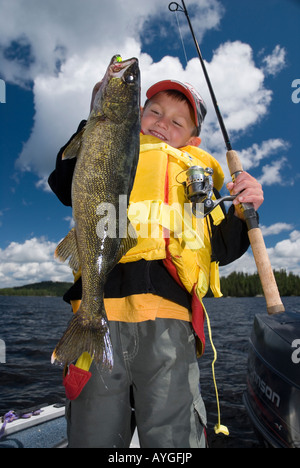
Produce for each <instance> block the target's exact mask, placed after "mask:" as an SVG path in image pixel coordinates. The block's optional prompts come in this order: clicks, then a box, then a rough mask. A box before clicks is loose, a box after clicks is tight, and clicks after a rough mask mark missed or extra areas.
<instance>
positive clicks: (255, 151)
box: [0, 0, 300, 287]
mask: <svg viewBox="0 0 300 468" xmlns="http://www.w3.org/2000/svg"><path fill="white" fill-rule="evenodd" d="M168 4H169V1H168V0H167V1H165V0H151V1H145V2H140V1H138V0H127V1H126V2H124V1H122V0H101V1H99V0H97V1H96V0H86V1H85V2H82V1H80V0H47V2H42V1H40V0H26V1H24V0H0V8H1V18H0V79H1V80H3V81H4V82H5V88H6V99H5V101H6V102H1V103H0V125H1V133H0V154H1V172H0V194H1V205H0V284H1V286H2V287H5V286H15V285H22V284H27V283H32V282H36V281H42V280H49V279H50V280H54V281H56V280H59V281H62V280H72V276H71V273H70V270H69V267H68V266H67V265H63V264H59V263H57V262H56V261H54V260H53V252H54V249H55V246H56V244H57V243H58V242H59V241H60V240H61V238H62V237H64V236H65V235H66V234H67V232H68V230H69V227H70V222H71V217H72V212H71V209H69V208H67V207H64V206H63V205H61V203H60V202H59V201H58V199H56V197H55V196H54V195H53V194H52V193H51V192H50V191H49V188H48V187H47V177H48V175H49V174H50V172H51V171H52V170H53V168H54V166H55V158H56V154H57V152H58V150H59V148H60V147H61V146H62V145H63V144H64V143H65V142H66V141H67V139H68V138H69V137H70V135H71V134H72V133H73V132H74V131H75V130H76V128H77V125H78V123H79V122H80V120H81V119H83V118H86V117H87V115H88V110H89V103H90V95H91V90H92V87H93V85H94V83H95V82H96V81H98V80H99V79H100V78H101V77H102V75H103V73H104V71H105V69H106V66H107V64H108V62H109V60H110V58H111V56H112V55H114V54H115V53H120V54H121V55H122V56H123V58H129V57H132V56H136V57H138V58H139V60H140V68H141V73H142V98H143V99H144V97H145V92H146V90H147V88H148V87H149V86H150V85H152V84H153V83H154V82H156V81H159V80H160V79H167V78H173V79H178V80H180V81H187V82H190V83H192V84H193V85H194V86H195V87H196V88H197V89H198V90H199V92H200V94H202V96H203V97H204V99H205V101H206V103H207V105H208V110H209V112H208V115H207V118H206V121H205V125H204V128H203V132H202V144H201V146H202V147H203V148H204V149H205V150H207V151H209V152H210V153H211V154H213V155H214V156H215V157H216V158H217V159H218V160H219V161H220V162H221V164H222V166H223V168H224V170H225V173H226V179H227V180H228V181H229V174H228V172H227V170H226V162H225V161H226V160H225V154H226V150H225V147H224V143H223V140H222V135H221V132H220V130H219V127H218V124H217V122H216V118H215V114H214V111H213V109H212V105H211V101H210V97H209V95H208V91H207V86H206V84H205V82H204V79H203V75H202V71H201V68H200V64H199V60H198V58H197V55H196V51H195V47H194V44H193V42H192V40H191V36H190V34H189V31H188V28H187V23H186V20H185V16H184V15H183V13H178V15H177V18H178V21H179V24H180V27H181V34H182V36H183V39H184V46H185V50H186V57H185V54H184V51H183V48H182V44H181V40H180V36H179V32H178V26H177V20H176V14H175V13H171V12H169V10H168ZM186 5H187V7H188V9H189V13H190V17H191V20H192V23H193V26H194V29H195V32H196V36H197V38H198V41H199V43H200V47H201V50H202V54H203V56H204V59H205V61H206V64H207V69H208V72H209V74H210V77H211V81H212V84H213V86H214V89H215V92H216V95H217V98H218V102H219V106H220V109H221V112H222V114H223V116H224V118H225V123H226V126H227V129H228V132H229V134H230V137H231V142H232V146H233V147H234V149H236V150H237V151H238V152H239V154H240V156H241V158H242V161H243V164H244V168H245V170H248V171H249V172H250V173H251V174H252V175H253V176H255V177H256V178H258V179H259V180H260V181H261V182H262V184H263V187H264V192H265V202H264V204H263V206H262V207H261V209H260V220H261V226H262V229H263V233H264V235H265V242H266V245H267V248H268V251H269V255H270V258H271V263H272V265H273V267H274V268H276V269H280V268H285V269H286V270H287V271H292V272H294V273H296V274H300V226H299V214H298V213H299V208H298V201H299V194H298V184H299V183H300V178H299V175H300V164H299V154H298V153H299V146H300V145H299V143H300V141H299V140H300V137H299V115H300V103H298V101H299V98H300V91H299V92H297V89H298V88H299V89H300V81H299V80H300V67H299V63H300V60H299V59H300V56H299V55H300V54H299V44H300V33H299V31H300V28H299V18H300V1H298V0H263V1H261V0H253V1H252V2H245V1H241V0H197V1H194V0H186ZM186 58H187V61H186ZM296 80H298V83H299V84H297V81H296ZM293 84H294V86H297V87H296V88H295V87H294V88H293ZM293 93H294V95H293ZM292 95H293V96H294V99H293V100H292ZM0 100H1V93H0ZM3 100H4V99H3V97H2V101H3ZM224 193H225V191H224ZM233 270H238V271H246V272H253V271H255V266H254V262H253V258H252V254H251V251H250V250H249V252H248V253H247V254H246V255H245V256H244V257H243V258H242V259H240V260H238V261H237V262H235V263H234V264H232V265H230V266H228V267H226V268H224V269H223V270H222V274H228V273H230V272H231V271H233Z"/></svg>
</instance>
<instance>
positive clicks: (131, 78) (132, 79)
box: [125, 73, 134, 84]
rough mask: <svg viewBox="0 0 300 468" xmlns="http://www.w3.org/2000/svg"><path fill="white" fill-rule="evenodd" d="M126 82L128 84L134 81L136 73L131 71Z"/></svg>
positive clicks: (126, 77)
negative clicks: (133, 73)
mask: <svg viewBox="0 0 300 468" xmlns="http://www.w3.org/2000/svg"><path fill="white" fill-rule="evenodd" d="M125 82H126V83H128V84H132V83H134V75H132V74H131V73H130V74H129V75H127V76H125Z"/></svg>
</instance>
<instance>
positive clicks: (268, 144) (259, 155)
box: [239, 138, 289, 170]
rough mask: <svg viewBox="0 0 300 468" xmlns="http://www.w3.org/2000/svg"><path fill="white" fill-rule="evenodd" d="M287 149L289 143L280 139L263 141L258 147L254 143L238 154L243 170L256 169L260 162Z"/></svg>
mask: <svg viewBox="0 0 300 468" xmlns="http://www.w3.org/2000/svg"><path fill="white" fill-rule="evenodd" d="M288 148H289V143H288V142H286V141H284V140H281V139H280V138H275V139H270V140H266V141H263V142H262V143H261V144H260V145H258V144H257V143H254V144H253V145H252V146H251V147H250V148H246V149H244V150H242V151H240V152H239V156H240V159H241V162H242V164H243V168H244V170H248V169H250V168H254V167H258V166H259V165H260V164H261V162H262V161H263V160H264V159H266V158H269V157H270V156H272V155H276V154H278V153H279V152H281V151H285V150H287V149H288Z"/></svg>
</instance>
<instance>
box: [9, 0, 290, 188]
mask: <svg viewBox="0 0 300 468" xmlns="http://www.w3.org/2000/svg"><path fill="white" fill-rule="evenodd" d="M188 8H189V12H190V17H191V19H192V22H193V26H194V29H195V31H196V35H197V38H198V40H199V41H200V42H201V40H202V38H203V35H204V34H205V33H206V32H207V31H208V30H210V29H212V28H218V27H219V25H220V21H221V18H222V16H223V14H224V11H225V10H224V7H223V6H222V4H221V3H220V2H219V1H217V0H198V1H191V2H190V4H189V5H188ZM178 17H179V20H180V24H181V27H182V31H183V35H184V36H185V41H187V40H191V35H190V33H189V30H188V26H187V22H186V20H185V16H184V14H183V13H178ZM176 25H177V23H176V18H175V14H174V13H171V12H169V11H168V8H167V4H166V5H165V4H162V2H161V0H151V2H137V1H136V0H128V1H126V2H125V1H124V0H102V1H101V2H99V1H98V0H87V1H86V2H82V1H81V0H72V2H70V1H69V0H63V1H61V0H49V1H47V2H41V1H40V0H27V1H26V5H25V3H24V2H21V1H20V0H14V1H13V2H11V1H10V0H2V3H1V18H0V45H1V47H0V59H1V72H2V74H3V77H4V78H5V79H6V80H8V81H9V80H10V81H12V82H15V83H19V84H22V83H23V84H26V83H27V82H28V80H31V81H32V82H33V92H34V105H35V117H34V126H33V129H32V133H31V135H30V137H29V138H28V140H27V142H26V143H25V144H24V147H23V150H22V152H21V154H20V157H19V159H18V161H17V168H18V169H20V170H25V171H26V170H27V171H33V172H35V173H36V174H38V176H39V177H40V178H42V179H43V181H42V182H41V183H40V187H45V183H44V181H45V180H46V179H45V178H46V177H47V176H48V175H49V173H50V172H51V170H52V169H53V168H54V162H55V156H56V154H57V151H58V149H59V148H60V147H61V146H62V145H63V144H64V143H65V142H66V140H67V139H68V138H69V137H70V135H71V134H72V133H73V132H74V131H75V130H76V128H77V125H78V123H79V122H80V120H81V119H83V118H86V117H87V116H88V112H89V103H90V95H91V90H92V87H93V85H94V83H95V82H96V81H98V80H99V79H100V78H101V77H102V76H103V73H104V71H105V69H106V66H107V64H108V62H109V60H110V58H111V56H112V55H113V54H115V53H120V54H121V55H122V56H123V57H130V56H137V57H138V58H139V59H140V67H141V71H142V97H143V99H144V97H145V92H146V89H147V88H148V87H149V86H150V85H151V84H153V82H155V81H158V80H161V79H166V78H174V79H178V80H181V81H187V82H192V84H194V86H195V87H196V88H197V89H198V90H199V91H200V94H202V95H203V97H204V99H205V101H206V103H207V105H208V109H209V113H208V115H207V118H206V122H205V125H204V127H203V132H202V140H203V144H202V146H203V147H204V149H207V150H208V151H210V152H212V154H214V156H215V157H216V158H217V159H219V160H220V162H221V164H223V166H224V167H226V161H225V156H224V154H225V152H224V142H223V140H222V136H221V132H220V129H219V125H218V123H217V121H216V117H215V111H214V110H213V108H212V104H211V98H210V96H209V93H208V89H207V85H206V83H205V81H204V78H203V73H202V72H201V69H200V64H199V60H198V58H192V59H190V60H189V62H188V64H187V66H186V68H185V69H184V68H183V67H182V65H181V63H180V60H179V59H178V58H175V57H170V56H165V57H164V58H162V59H161V60H160V61H159V62H157V63H155V62H154V61H153V59H152V58H151V57H150V56H149V55H147V54H142V53H141V37H143V40H145V37H147V39H148V42H150V43H155V44H156V43H158V42H159V41H162V40H163V37H164V34H168V41H167V44H168V43H169V42H170V35H172V34H173V35H174V41H175V42H176V43H177V45H176V47H177V46H178V45H179V47H180V41H179V40H178V37H176V36H175V33H176V35H177V29H176ZM199 31H200V32H199ZM172 37H173V36H172ZM188 38H189V39H188ZM174 41H171V43H172V46H174ZM167 44H166V47H167ZM278 47H279V46H278ZM278 47H277V48H275V49H274V52H273V53H272V54H271V56H270V57H272V60H271V58H270V59H269V61H268V63H270V64H271V63H272V64H274V63H275V62H276V63H279V62H280V57H282V48H280V47H279V48H278ZM166 50H167V49H166ZM172 53H174V49H172ZM195 55H196V52H195ZM276 58H277V59H276ZM264 60H265V61H264V66H265V64H266V63H267V58H266V57H265V59H264ZM276 60H277V61H276ZM281 60H282V59H281ZM206 65H207V69H208V73H209V75H210V77H211V79H212V82H213V87H214V89H215V92H216V95H217V98H218V102H219V103H220V108H221V111H222V114H223V117H224V119H225V123H226V127H227V129H228V132H229V134H230V136H231V139H232V140H235V138H236V136H237V135H239V134H240V132H242V133H243V132H245V131H246V130H248V129H249V128H250V127H251V126H253V125H255V124H256V123H257V122H259V121H260V120H261V119H262V118H263V117H264V116H265V115H266V113H267V112H268V108H269V105H270V102H271V100H272V92H271V91H270V90H269V89H267V88H266V87H265V85H264V78H265V75H264V71H263V69H260V68H258V66H257V65H256V64H255V62H254V59H253V53H252V49H251V47H250V45H248V44H245V43H242V42H240V41H235V42H226V43H225V44H221V45H220V47H218V49H216V50H215V51H214V53H213V57H212V60H211V61H210V62H209V63H208V62H207V63H206ZM269 69H270V67H269ZM274 141H275V140H274ZM278 141H279V140H278ZM261 147H262V150H263V144H262V145H261ZM253 151H255V149H253ZM257 157H258V155H257ZM262 157H263V156H262ZM254 159H255V158H254ZM254 159H253V158H252V159H251V158H250V160H249V163H250V164H251V163H252V162H253V161H254ZM254 162H256V163H257V162H258V159H256V161H254Z"/></svg>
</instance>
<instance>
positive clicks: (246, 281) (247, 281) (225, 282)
mask: <svg viewBox="0 0 300 468" xmlns="http://www.w3.org/2000/svg"><path fill="white" fill-rule="evenodd" d="M274 275H275V279H276V282H277V286H278V289H279V293H280V295H281V296H300V277H299V276H296V275H294V274H293V273H287V272H286V271H285V270H280V271H274ZM220 281H221V291H222V293H223V295H224V296H225V297H228V296H232V297H254V296H260V295H262V294H263V291H262V287H261V283H260V279H259V276H258V274H257V273H256V274H253V275H248V274H247V273H231V274H230V275H229V276H227V277H221V279H220Z"/></svg>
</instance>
